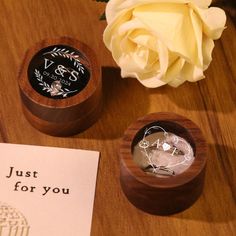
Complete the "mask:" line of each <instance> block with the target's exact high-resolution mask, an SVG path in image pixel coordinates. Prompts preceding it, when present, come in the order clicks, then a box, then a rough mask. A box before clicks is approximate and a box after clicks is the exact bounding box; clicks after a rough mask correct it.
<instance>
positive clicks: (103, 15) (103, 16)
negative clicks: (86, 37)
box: [99, 12, 106, 20]
mask: <svg viewBox="0 0 236 236" xmlns="http://www.w3.org/2000/svg"><path fill="white" fill-rule="evenodd" d="M99 20H106V14H105V12H104V13H103V14H102V15H101V16H100V18H99Z"/></svg>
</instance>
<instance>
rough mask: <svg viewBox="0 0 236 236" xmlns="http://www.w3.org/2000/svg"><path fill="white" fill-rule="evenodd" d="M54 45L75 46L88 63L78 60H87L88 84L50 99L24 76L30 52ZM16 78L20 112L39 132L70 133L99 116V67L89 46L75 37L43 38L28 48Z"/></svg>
mask: <svg viewBox="0 0 236 236" xmlns="http://www.w3.org/2000/svg"><path fill="white" fill-rule="evenodd" d="M58 44H60V45H66V46H71V47H73V48H75V49H78V50H79V51H80V52H81V53H82V54H83V55H85V56H86V59H87V60H88V62H89V63H88V62H86V61H85V60H84V61H81V63H83V62H86V63H87V67H88V68H87V69H88V70H89V72H90V79H89V81H88V84H87V85H86V86H85V88H84V89H83V90H82V91H80V92H79V93H78V94H76V95H74V96H72V97H69V98H66V99H53V98H48V97H45V96H43V95H41V94H39V93H38V92H36V91H35V89H34V88H33V87H32V86H31V84H30V81H29V78H28V68H29V64H30V62H31V60H32V58H33V57H34V55H35V54H36V53H37V52H39V51H40V50H41V49H43V48H46V47H48V46H52V45H58ZM82 60H83V58H82ZM18 81H19V88H20V95H21V99H22V103H23V106H24V114H25V115H26V116H27V119H28V121H30V122H31V123H32V125H33V126H34V127H36V128H37V129H39V130H40V131H42V132H45V133H47V134H51V135H54V136H68V135H74V134H76V133H78V132H81V131H83V130H85V129H86V128H88V127H89V126H90V125H92V124H93V123H94V122H95V121H96V120H97V119H98V117H99V114H100V113H99V112H100V110H101V109H100V106H101V101H100V100H101V97H102V95H101V89H102V82H101V68H100V66H99V65H98V62H97V59H96V54H95V53H94V52H93V51H92V49H90V48H89V47H88V46H87V45H86V44H84V43H82V42H80V41H78V40H76V39H72V38H70V37H59V38H52V39H44V40H42V41H41V42H39V43H36V44H35V45H34V46H32V47H30V48H29V50H28V51H27V52H26V55H25V57H24V60H23V62H22V66H21V68H20V71H19V75H18ZM89 124H90V125H89Z"/></svg>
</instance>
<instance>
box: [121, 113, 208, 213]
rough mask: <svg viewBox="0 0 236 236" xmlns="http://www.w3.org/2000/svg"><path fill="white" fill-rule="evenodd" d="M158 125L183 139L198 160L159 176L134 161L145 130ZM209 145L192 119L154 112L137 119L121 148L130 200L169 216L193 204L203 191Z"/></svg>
mask: <svg viewBox="0 0 236 236" xmlns="http://www.w3.org/2000/svg"><path fill="white" fill-rule="evenodd" d="M151 125H159V126H161V127H163V128H164V129H165V130H166V131H167V132H172V133H174V134H176V135H178V136H179V137H182V138H184V139H185V140H186V141H188V143H189V144H190V145H191V147H192V149H193V152H194V155H195V159H194V161H193V163H192V164H191V165H190V167H189V168H188V169H187V170H186V171H184V172H183V173H181V174H178V175H175V176H169V177H168V178H159V177H157V176H153V175H148V174H147V173H145V172H144V171H143V170H142V169H141V168H140V167H139V166H138V165H137V164H136V163H135V162H134V161H133V156H132V153H133V148H134V146H135V145H136V144H137V143H138V142H139V141H140V139H141V137H142V135H143V132H144V130H145V129H147V128H149V127H150V126H151ZM206 152H207V145H206V142H205V140H204V138H203V136H202V133H201V131H200V129H199V128H198V127H197V126H196V125H195V124H194V123H193V122H192V121H190V120H189V119H187V118H185V117H183V116H180V115H177V114H174V113H170V112H160V113H152V114H149V115H147V116H145V117H142V118H140V119H138V120H137V121H136V122H134V123H133V124H131V125H130V126H129V127H128V129H127V130H126V131H125V134H124V136H123V139H122V143H121V148H120V183H121V187H122V190H123V192H124V194H125V195H126V197H127V198H128V200H129V201H130V202H131V203H132V204H133V205H134V206H136V207H137V208H139V209H141V210H143V211H145V212H148V213H151V214H155V215H169V214H173V213H176V212H180V211H183V210H185V209H187V208H188V207H190V206H191V205H192V204H193V203H194V202H195V201H196V200H197V199H198V197H199V196H200V195H201V193H202V190H203V183H204V176H205V166H206Z"/></svg>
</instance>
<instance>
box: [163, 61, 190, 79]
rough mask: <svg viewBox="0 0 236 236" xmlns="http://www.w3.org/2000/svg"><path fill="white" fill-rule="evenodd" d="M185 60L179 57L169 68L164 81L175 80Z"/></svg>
mask: <svg viewBox="0 0 236 236" xmlns="http://www.w3.org/2000/svg"><path fill="white" fill-rule="evenodd" d="M184 63H185V60H184V59H183V58H178V59H177V60H176V61H175V62H174V63H173V64H172V65H171V66H170V67H169V68H168V70H167V72H166V74H165V77H164V79H163V81H165V82H166V83H169V82H171V81H173V80H175V79H176V78H177V77H178V76H179V75H180V72H181V70H182V68H183V66H184Z"/></svg>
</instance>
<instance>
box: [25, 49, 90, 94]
mask: <svg viewBox="0 0 236 236" xmlns="http://www.w3.org/2000/svg"><path fill="white" fill-rule="evenodd" d="M82 57H83V55H82V54H81V53H80V52H79V51H77V50H76V49H73V48H71V47H69V46H64V45H55V46H50V47H48V48H45V49H43V50H41V51H40V52H38V53H37V54H36V55H35V56H34V58H33V59H32V61H31V63H30V66H29V70H28V74H29V80H30V82H31V85H32V87H33V88H34V89H35V90H36V91H37V92H39V93H40V94H42V95H44V96H47V97H49V98H54V99H63V98H67V97H71V96H74V95H75V94H77V93H78V92H80V91H81V90H82V89H83V88H84V87H85V86H86V85H87V83H88V80H89V78H90V73H89V71H88V69H87V68H86V67H85V66H84V65H83V63H82V62H81V58H82ZM84 58H85V57H83V60H84ZM85 61H86V60H85ZM86 64H89V63H88V62H87V61H86Z"/></svg>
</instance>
